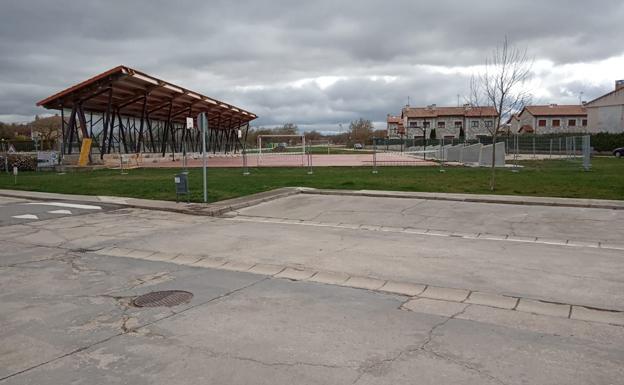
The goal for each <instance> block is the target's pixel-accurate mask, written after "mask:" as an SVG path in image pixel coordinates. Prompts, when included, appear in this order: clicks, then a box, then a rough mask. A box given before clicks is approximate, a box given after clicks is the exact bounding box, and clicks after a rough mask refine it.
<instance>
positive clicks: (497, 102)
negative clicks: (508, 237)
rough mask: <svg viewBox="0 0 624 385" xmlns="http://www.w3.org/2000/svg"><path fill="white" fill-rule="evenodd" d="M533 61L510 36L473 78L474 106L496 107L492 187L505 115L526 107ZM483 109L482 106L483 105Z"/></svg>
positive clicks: (493, 132)
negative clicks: (511, 41)
mask: <svg viewBox="0 0 624 385" xmlns="http://www.w3.org/2000/svg"><path fill="white" fill-rule="evenodd" d="M532 66H533V60H531V59H529V57H528V56H527V51H526V49H524V50H521V49H518V48H516V47H514V46H512V45H510V44H509V41H508V40H507V37H505V40H504V41H503V43H502V45H501V46H499V47H497V48H496V49H495V50H494V52H492V55H491V56H490V57H488V58H486V61H485V69H484V71H483V72H482V73H480V74H479V75H477V76H473V77H472V78H471V80H470V104H472V105H473V106H474V107H479V108H480V107H485V106H488V107H494V109H495V110H496V114H497V116H496V119H495V122H494V124H493V125H492V126H491V127H487V126H486V128H487V130H488V131H489V133H490V134H491V135H492V144H493V146H492V174H491V177H490V190H492V191H494V189H495V188H496V172H495V171H496V168H495V167H496V140H497V137H498V134H499V133H500V131H501V122H502V121H503V120H502V119H503V118H504V117H507V116H510V115H511V114H513V113H514V112H518V111H520V110H522V108H523V107H524V106H525V105H526V104H527V103H529V101H530V100H531V95H530V94H529V93H528V92H527V91H526V88H525V82H526V81H527V79H528V78H529V76H530V74H531V68H532ZM480 109H481V108H480ZM481 110H482V109H481Z"/></svg>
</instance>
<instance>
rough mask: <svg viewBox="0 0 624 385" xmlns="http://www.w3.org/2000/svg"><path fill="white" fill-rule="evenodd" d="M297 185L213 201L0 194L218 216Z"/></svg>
mask: <svg viewBox="0 0 624 385" xmlns="http://www.w3.org/2000/svg"><path fill="white" fill-rule="evenodd" d="M299 193H300V189H299V188H297V187H283V188H279V189H275V190H271V191H264V192H260V193H257V194H252V195H247V196H244V197H239V198H233V199H227V200H224V201H219V202H215V203H209V204H202V203H182V202H180V203H178V202H173V201H160V200H150V199H138V198H124V197H114V196H96V195H72V194H57V193H47V192H39V191H26V190H5V189H0V196H5V197H11V198H23V199H33V200H64V201H78V202H88V203H95V204H112V205H117V206H122V207H128V208H137V209H145V210H159V211H169V212H176V213H181V214H190V215H204V216H221V215H223V214H225V213H227V212H230V211H234V210H238V209H241V208H245V207H249V206H254V205H257V204H260V203H263V202H268V201H271V200H274V199H279V198H285V197H287V196H291V195H295V194H299Z"/></svg>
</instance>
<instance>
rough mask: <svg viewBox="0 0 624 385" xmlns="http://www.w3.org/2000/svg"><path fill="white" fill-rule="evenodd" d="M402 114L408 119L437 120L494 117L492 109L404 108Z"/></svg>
mask: <svg viewBox="0 0 624 385" xmlns="http://www.w3.org/2000/svg"><path fill="white" fill-rule="evenodd" d="M403 114H404V115H405V116H407V117H408V118H437V117H440V116H466V117H496V116H498V114H497V113H496V109H495V108H494V107H471V106H464V107H437V106H435V107H434V106H432V107H406V108H404V109H403Z"/></svg>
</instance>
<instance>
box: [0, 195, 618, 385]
mask: <svg viewBox="0 0 624 385" xmlns="http://www.w3.org/2000/svg"><path fill="white" fill-rule="evenodd" d="M1 202H2V208H1V209H0V213H2V214H1V215H2V216H1V218H2V220H6V221H7V222H3V223H4V225H3V226H2V228H1V230H0V243H1V245H2V247H1V248H0V325H1V327H0V341H2V344H0V384H4V383H6V384H41V383H46V384H67V383H74V384H104V383H106V384H109V383H119V384H122V383H132V384H171V383H176V384H197V383H227V384H249V383H258V384H263V383H266V384H292V383H298V384H327V383H331V384H353V383H356V384H413V383H419V384H620V383H622V378H624V366H623V365H622V362H624V327H622V326H616V325H610V324H608V323H600V322H587V321H579V320H574V319H567V318H565V317H563V318H562V317H555V316H547V315H540V314H531V313H530V312H521V311H512V310H506V309H499V308H494V307H490V306H480V305H476V304H471V303H462V302H453V301H436V300H429V299H419V298H416V299H414V298H410V297H407V296H402V295H395V294H388V293H382V292H379V291H372V290H363V289H356V288H351V287H344V286H337V285H328V284H322V283H317V282H307V281H293V280H291V279H286V278H277V277H276V276H274V277H271V276H266V275H261V274H251V273H246V272H233V271H227V270H223V269H211V268H205V267H194V266H186V265H181V264H177V263H173V262H162V261H156V260H148V259H142V258H143V257H145V258H149V255H150V253H153V252H154V251H158V252H159V253H165V254H166V253H170V254H171V255H172V256H176V259H182V258H183V257H184V256H189V255H197V256H206V257H210V258H216V259H219V258H223V259H228V260H230V261H235V262H236V261H238V262H240V264H239V265H241V266H242V265H244V264H243V263H249V264H253V263H279V264H285V265H289V266H296V267H301V268H315V269H324V270H328V271H334V272H344V273H348V274H360V275H366V276H375V277H379V278H380V279H397V280H401V281H406V282H418V283H423V284H427V285H439V286H444V287H451V288H452V287H455V288H461V289H468V290H483V291H486V292H490V293H496V294H517V295H519V296H524V297H529V298H538V299H540V298H543V299H549V300H552V301H559V302H564V303H571V304H586V305H588V306H590V305H594V306H596V307H606V308H612V309H618V308H622V307H624V300H623V298H622V296H621V293H622V292H624V278H622V277H624V275H623V274H622V273H624V258H623V255H624V252H623V251H622V250H620V249H618V248H617V247H619V245H620V243H619V241H620V239H619V238H618V231H617V230H613V226H616V225H619V224H620V223H621V220H622V214H621V213H620V212H618V211H617V210H597V209H591V210H590V209H572V208H553V207H531V208H527V207H523V206H513V205H491V204H490V205H488V204H471V203H465V202H462V203H459V202H457V203H452V204H448V203H447V204H441V203H440V202H434V201H429V200H413V199H396V200H394V199H387V198H362V199H353V197H343V198H342V199H336V197H326V198H323V197H314V198H313V199H310V198H309V197H307V196H295V197H289V198H283V199H279V200H276V201H272V202H268V203H264V204H261V205H258V206H255V207H250V208H248V209H244V210H241V211H240V212H239V213H237V214H238V215H236V216H234V215H233V216H231V217H230V218H210V217H201V216H189V215H183V214H176V213H170V212H159V211H148V210H139V209H127V208H126V209H114V208H115V207H114V206H111V207H107V208H104V207H103V208H102V209H101V210H95V209H94V210H88V209H84V211H76V213H74V210H80V209H76V208H69V210H70V211H72V214H71V215H69V214H64V215H61V214H58V215H59V217H50V218H48V217H47V216H45V217H44V214H45V215H47V214H49V213H48V211H51V210H57V209H67V207H59V206H42V207H40V206H41V205H28V204H26V203H28V202H25V201H22V200H9V199H2V201H1ZM479 205H480V206H479ZM24 208H26V209H27V211H23V210H24ZM28 210H35V211H28ZM37 210H40V211H37ZM41 210H43V211H41ZM44 212H45V213H44ZM24 214H32V215H37V216H38V217H39V216H40V215H41V219H38V220H35V219H31V220H29V221H27V220H23V222H20V223H13V224H9V223H8V220H9V219H5V218H12V217H13V216H15V215H24ZM78 214H80V215H78ZM44 218H46V219H45V220H44ZM406 229H407V230H410V229H411V230H414V229H417V230H418V229H425V230H431V231H425V232H423V231H412V232H406V231H405V230H406ZM460 233H461V234H460ZM475 234H476V236H474V237H471V235H475ZM480 234H487V236H488V237H489V238H487V237H486V238H483V237H481V238H480V237H479V235H480ZM514 237H516V238H514ZM540 238H541V240H540ZM546 239H549V240H550V242H545V240H546ZM562 240H566V241H569V240H573V241H574V240H576V242H577V243H576V244H574V243H573V242H572V243H571V242H565V243H562V242H560V241H562ZM111 246H117V247H126V248H128V249H132V250H135V251H133V253H134V254H133V255H127V256H113V255H112V253H111V254H110V255H109V254H107V253H106V251H105V250H106V249H107V248H108V247H111ZM603 246H606V247H603ZM139 251H141V252H139ZM170 289H176V290H185V291H189V292H191V293H193V295H194V296H193V298H192V299H191V300H190V302H188V303H183V304H181V305H177V306H174V307H156V308H139V307H136V306H133V305H132V301H133V299H134V298H135V297H136V296H137V295H141V294H145V293H148V292H151V291H154V290H170ZM598 305H600V306H598Z"/></svg>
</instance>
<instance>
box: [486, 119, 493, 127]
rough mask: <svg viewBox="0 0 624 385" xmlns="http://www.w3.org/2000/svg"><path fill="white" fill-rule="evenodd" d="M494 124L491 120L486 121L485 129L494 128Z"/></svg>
mask: <svg viewBox="0 0 624 385" xmlns="http://www.w3.org/2000/svg"><path fill="white" fill-rule="evenodd" d="M492 124H493V122H492V121H491V120H486V121H485V127H487V128H490V127H492Z"/></svg>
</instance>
